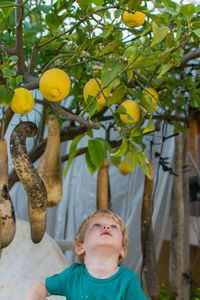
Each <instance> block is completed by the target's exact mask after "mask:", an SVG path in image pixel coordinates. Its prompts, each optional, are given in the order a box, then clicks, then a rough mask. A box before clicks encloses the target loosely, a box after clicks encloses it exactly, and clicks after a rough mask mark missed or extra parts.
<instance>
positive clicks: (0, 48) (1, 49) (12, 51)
mask: <svg viewBox="0 0 200 300" xmlns="http://www.w3.org/2000/svg"><path fill="white" fill-rule="evenodd" d="M0 53H4V54H6V55H17V49H16V48H9V47H6V46H3V45H0Z"/></svg>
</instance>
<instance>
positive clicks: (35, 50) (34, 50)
mask: <svg viewBox="0 0 200 300" xmlns="http://www.w3.org/2000/svg"><path fill="white" fill-rule="evenodd" d="M37 50H38V49H37V44H34V46H33V50H32V53H31V60H30V64H29V68H28V71H29V73H32V72H33V71H34V61H35V57H36V54H37Z"/></svg>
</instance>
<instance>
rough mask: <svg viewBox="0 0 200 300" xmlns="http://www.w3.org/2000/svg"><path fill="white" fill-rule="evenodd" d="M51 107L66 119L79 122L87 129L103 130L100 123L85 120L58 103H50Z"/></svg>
mask: <svg viewBox="0 0 200 300" xmlns="http://www.w3.org/2000/svg"><path fill="white" fill-rule="evenodd" d="M50 106H51V107H52V108H53V109H54V110H55V111H56V112H57V113H59V114H60V115H61V116H62V117H64V118H68V119H70V120H72V121H75V122H78V123H79V124H81V125H83V126H86V127H90V128H94V129H100V128H101V125H99V124H98V123H92V122H90V121H87V120H84V119H83V118H82V117H80V116H77V115H74V114H72V113H69V112H68V111H67V110H66V109H65V108H64V107H62V106H60V105H58V104H56V103H50Z"/></svg>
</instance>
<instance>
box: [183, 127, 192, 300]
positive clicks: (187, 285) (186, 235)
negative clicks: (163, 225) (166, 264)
mask: <svg viewBox="0 0 200 300" xmlns="http://www.w3.org/2000/svg"><path fill="white" fill-rule="evenodd" d="M182 143H183V163H184V166H188V155H187V153H188V131H186V135H185V137H183V140H182ZM183 201H184V236H183V238H184V245H183V247H184V253H183V255H184V258H183V261H184V264H183V273H184V274H185V276H182V281H181V284H182V300H187V299H189V298H190V283H189V280H188V279H187V278H188V277H187V275H190V274H189V273H190V238H189V231H190V221H189V218H190V207H189V172H188V168H187V167H186V168H184V169H183Z"/></svg>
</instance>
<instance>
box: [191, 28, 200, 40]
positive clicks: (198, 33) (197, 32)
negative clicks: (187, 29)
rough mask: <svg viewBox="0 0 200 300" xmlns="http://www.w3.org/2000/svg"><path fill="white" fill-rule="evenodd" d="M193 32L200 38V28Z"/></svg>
mask: <svg viewBox="0 0 200 300" xmlns="http://www.w3.org/2000/svg"><path fill="white" fill-rule="evenodd" d="M193 32H194V33H195V34H196V35H197V36H198V37H199V38H200V28H198V29H195V30H193Z"/></svg>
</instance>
